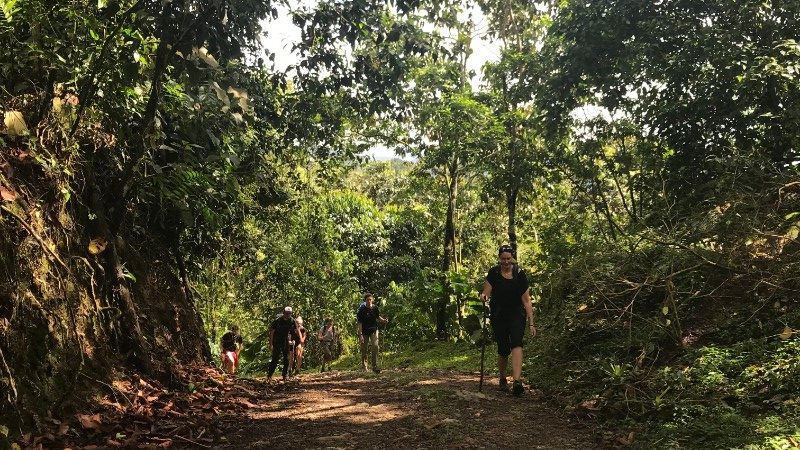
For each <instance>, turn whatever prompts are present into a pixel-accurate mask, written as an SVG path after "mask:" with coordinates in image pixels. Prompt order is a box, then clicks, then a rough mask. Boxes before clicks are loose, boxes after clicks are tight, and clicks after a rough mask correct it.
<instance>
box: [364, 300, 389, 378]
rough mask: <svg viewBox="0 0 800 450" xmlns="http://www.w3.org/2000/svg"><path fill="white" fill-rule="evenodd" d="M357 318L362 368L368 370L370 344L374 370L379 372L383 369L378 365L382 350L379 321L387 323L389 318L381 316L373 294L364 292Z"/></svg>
mask: <svg viewBox="0 0 800 450" xmlns="http://www.w3.org/2000/svg"><path fill="white" fill-rule="evenodd" d="M356 318H357V319H358V341H359V344H361V370H367V346H369V348H370V351H371V355H370V356H371V358H370V362H371V363H372V371H373V372H375V373H379V372H380V371H381V369H380V368H379V367H378V352H379V351H380V349H379V345H378V322H380V323H386V322H388V320H386V319H384V318H383V317H381V315H380V312H379V311H378V305H376V304H375V297H374V296H373V295H372V294H370V293H367V294H364V303H362V304H361V306H359V307H358V312H357V313H356Z"/></svg>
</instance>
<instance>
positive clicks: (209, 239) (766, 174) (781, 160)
mask: <svg viewBox="0 0 800 450" xmlns="http://www.w3.org/2000/svg"><path fill="white" fill-rule="evenodd" d="M279 8H281V9H282V10H283V9H287V10H289V11H291V15H292V20H293V23H294V24H295V26H297V27H298V29H299V30H300V39H299V40H298V42H297V43H296V45H295V49H294V51H295V52H296V54H297V61H296V63H295V64H293V65H291V66H290V67H288V68H285V69H284V68H281V69H276V68H275V65H274V64H273V63H272V61H273V60H274V58H275V54H274V53H272V52H271V51H269V50H268V49H265V48H263V47H262V46H261V44H260V42H261V39H262V37H263V35H264V33H267V34H269V32H270V23H271V21H274V20H275V19H276V18H277V17H278V12H279V10H278V9H279ZM474 9H480V11H481V16H482V21H484V22H485V25H484V27H485V29H481V30H480V34H482V35H483V34H485V35H486V36H488V37H489V38H490V39H492V40H493V42H495V43H497V45H498V48H499V58H498V59H497V60H496V61H492V62H489V63H487V64H486V65H485V66H484V67H483V68H482V73H481V79H482V83H480V84H479V85H478V86H475V85H474V83H473V80H474V78H475V77H476V75H477V74H476V73H475V72H474V71H473V70H470V69H469V68H468V65H467V60H468V57H469V55H470V53H471V51H472V45H473V41H474V39H475V34H476V33H477V31H476V28H475V27H476V25H475V22H474V20H473V19H472V18H473V16H471V15H470V14H469V11H470V10H474ZM0 10H1V11H2V16H0V44H1V45H0V107H1V108H2V110H3V113H4V127H3V129H2V131H1V132H0V133H2V134H0V148H2V153H0V169H2V170H0V194H1V195H2V204H1V205H0V210H1V211H0V230H2V234H0V265H1V266H2V270H1V271H0V277H2V283H0V357H1V358H0V359H2V366H1V367H0V373H2V380H1V381H2V382H0V394H2V395H0V413H2V416H3V418H4V422H3V423H5V424H7V425H3V426H2V427H1V428H0V431H3V433H2V434H3V435H8V434H9V433H11V434H13V433H16V432H18V431H21V430H24V429H30V428H31V427H36V426H38V425H37V424H39V423H40V422H41V420H42V419H41V418H42V417H44V416H45V415H46V414H47V412H48V411H50V412H51V413H52V412H53V411H59V410H69V409H70V408H74V407H75V405H76V403H77V402H78V398H79V397H80V396H79V394H78V393H80V392H83V391H84V390H86V389H87V386H88V385H91V384H92V383H93V380H94V381H96V380H97V379H106V380H107V379H109V378H110V377H112V376H113V373H111V370H110V368H112V367H116V366H118V365H120V366H121V367H122V370H136V371H140V372H142V373H147V374H152V375H154V376H160V377H165V378H166V379H169V374H170V373H171V371H172V370H173V368H174V367H175V366H176V365H177V364H181V363H188V362H192V361H211V360H213V355H214V354H215V353H216V349H215V348H213V347H214V346H215V345H216V343H217V342H218V340H219V337H220V336H221V334H222V333H223V332H224V331H225V329H226V328H227V326H229V325H230V324H231V323H238V324H239V325H240V326H241V327H242V330H243V332H244V335H245V337H246V340H247V346H246V348H245V351H244V355H243V356H244V361H245V362H244V367H243V368H244V370H249V371H258V370H261V369H263V367H264V364H265V363H266V359H267V352H266V351H265V346H266V330H267V326H268V324H269V321H270V319H271V318H272V317H274V316H275V314H276V313H277V312H278V311H280V309H281V308H282V307H283V306H284V305H287V304H288V305H292V306H293V307H294V308H295V310H296V311H298V312H299V314H300V315H302V316H303V317H304V318H305V320H306V326H307V327H308V328H309V329H311V330H312V331H313V330H315V329H316V328H317V327H318V325H319V324H320V323H321V320H322V318H323V317H332V318H334V320H335V321H336V322H337V323H338V324H340V330H341V332H342V336H343V340H342V347H343V350H344V351H346V352H347V351H352V350H353V343H354V342H355V341H354V336H353V333H354V330H355V328H354V326H351V325H352V324H353V314H354V311H355V308H356V307H357V306H358V304H359V303H360V299H361V296H362V294H363V293H364V292H365V291H369V292H374V293H376V294H377V296H378V299H379V304H380V305H381V308H382V312H383V314H384V315H385V316H387V317H390V318H391V320H390V323H389V325H388V326H387V327H386V329H385V330H384V331H385V332H384V338H383V339H384V347H385V348H386V349H388V350H396V351H402V350H403V349H406V348H409V346H413V345H418V344H419V343H426V342H435V341H442V340H450V341H459V342H461V341H465V342H469V341H470V340H474V337H475V336H474V333H475V330H476V329H477V328H478V327H479V325H478V323H479V320H478V318H479V316H480V309H479V308H478V307H477V306H476V305H475V302H474V300H475V299H476V292H477V290H478V288H479V286H480V285H481V283H482V279H483V275H484V274H485V271H486V270H487V268H488V267H490V266H491V265H492V264H495V262H496V249H497V246H498V245H499V244H500V243H504V242H510V243H511V244H512V245H513V246H514V247H515V248H517V252H518V258H519V261H520V263H521V265H522V266H523V267H524V268H526V269H527V270H528V271H529V276H530V278H531V280H532V286H533V294H534V300H535V301H536V308H537V311H538V314H537V316H538V324H539V335H538V336H537V338H536V339H529V341H528V343H527V346H526V358H527V360H526V365H525V368H526V369H525V370H526V372H525V376H526V379H527V380H528V381H529V382H530V383H531V384H533V385H534V386H536V387H538V388H540V389H542V390H544V391H545V392H547V393H548V395H549V397H550V398H552V399H553V401H554V402H556V403H557V404H559V405H561V406H562V407H564V408H565V409H566V410H568V411H570V412H574V413H576V414H581V415H588V416H591V417H593V418H595V419H597V420H599V421H601V422H603V423H606V424H609V426H613V427H617V428H626V427H627V428H630V429H635V430H637V436H638V442H640V443H642V444H641V445H644V446H647V445H655V444H658V445H659V446H663V447H670V446H672V447H691V448H721V447H725V448H727V447H745V446H748V445H751V446H754V447H774V448H792V446H794V447H797V445H798V441H800V428H798V423H799V422H798V413H797V411H798V408H797V406H798V401H799V399H798V392H800V362H799V361H798V358H800V357H799V356H798V355H799V354H800V353H799V351H800V341H798V339H797V336H796V331H795V330H796V329H797V328H800V324H798V319H800V317H799V312H798V311H800V309H799V308H798V300H797V298H798V297H797V292H798V290H799V289H800V267H799V266H798V262H800V261H798V257H797V256H798V251H800V245H798V241H797V238H798V235H800V181H799V180H798V170H797V162H798V158H799V157H800V156H798V145H799V144H800V133H799V132H800V77H799V74H800V44H798V42H797V41H796V39H797V31H798V30H800V26H799V24H798V18H800V2H795V1H788V2H787V1H782V2H778V1H764V2H752V1H743V0H734V1H730V0H725V1H723V0H716V1H705V2H687V1H680V0H668V1H662V2H655V3H654V2H645V1H637V0H631V1H620V0H604V1H597V2H586V1H567V0H563V1H554V2H547V1H543V2H528V1H521V0H508V1H494V0H476V1H475V2H462V1H448V0H397V1H393V2H379V1H370V0H322V1H319V2H316V3H313V4H308V5H305V6H303V5H299V6H298V5H296V4H293V3H292V2H286V1H272V2H271V1H263V0H262V1H252V0H187V1H182V2H177V1H154V0H135V1H134V0H118V1H115V0H98V1H96V2H95V1H91V2H87V1H77V2H67V1H60V2H43V1H36V0H31V1H21V0H1V1H0ZM376 146H380V147H383V148H387V149H392V150H394V151H395V152H396V153H397V154H398V155H405V156H407V157H409V159H410V160H406V161H402V160H399V159H398V160H394V161H388V162H379V161H369V158H367V157H365V156H364V153H365V151H367V150H369V149H374V148H376ZM317 357H318V355H317V354H315V353H314V352H313V351H312V352H310V354H309V363H312V364H313V363H314V362H315V358H317ZM15 430H16V431H15Z"/></svg>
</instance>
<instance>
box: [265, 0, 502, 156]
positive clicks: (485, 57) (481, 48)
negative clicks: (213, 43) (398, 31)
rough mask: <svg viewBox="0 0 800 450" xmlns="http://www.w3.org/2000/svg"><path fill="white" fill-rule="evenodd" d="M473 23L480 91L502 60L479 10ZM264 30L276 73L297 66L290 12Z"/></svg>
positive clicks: (473, 62)
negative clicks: (485, 71)
mask: <svg viewBox="0 0 800 450" xmlns="http://www.w3.org/2000/svg"><path fill="white" fill-rule="evenodd" d="M314 3H316V1H315V0H301V1H298V2H297V4H298V7H299V6H311V5H313V4H314ZM472 17H473V21H474V22H475V34H474V35H473V39H472V49H473V53H472V55H470V57H469V58H468V59H467V70H468V71H474V72H475V73H476V76H475V77H474V78H473V79H472V89H473V90H474V91H478V90H480V86H481V83H482V81H483V80H482V76H481V75H482V73H481V67H483V65H484V64H485V63H486V62H488V61H496V60H497V59H498V58H499V57H500V45H499V43H498V42H496V41H495V42H493V41H491V40H489V39H488V38H487V37H486V30H487V29H488V22H487V20H486V18H485V17H484V16H483V13H481V11H480V10H478V9H476V10H473V11H472ZM262 26H263V29H264V30H265V31H266V32H267V33H266V36H265V37H264V38H262V44H263V45H264V47H265V48H267V49H268V50H269V51H270V52H273V53H275V69H276V70H280V71H283V70H285V69H286V68H287V67H289V66H291V65H293V64H295V63H296V62H297V58H298V55H297V54H296V53H295V52H292V46H293V45H294V43H296V42H297V41H299V40H300V29H299V28H297V27H296V26H295V25H294V24H293V23H292V19H291V16H290V15H289V10H288V9H287V8H285V7H280V8H279V9H278V18H277V19H274V20H270V21H266V22H264V23H262ZM366 153H367V154H368V155H370V156H372V157H373V158H375V159H377V160H389V159H392V158H398V156H397V155H396V154H395V153H394V151H393V150H392V149H389V148H386V147H383V146H376V147H373V148H372V149H370V150H368V151H367V152H366Z"/></svg>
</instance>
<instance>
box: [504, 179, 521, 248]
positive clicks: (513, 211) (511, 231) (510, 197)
mask: <svg viewBox="0 0 800 450" xmlns="http://www.w3.org/2000/svg"><path fill="white" fill-rule="evenodd" d="M518 195H519V189H518V188H515V187H513V188H512V187H510V188H508V189H506V206H507V207H508V245H510V246H511V248H512V249H514V258H516V257H517V196H518Z"/></svg>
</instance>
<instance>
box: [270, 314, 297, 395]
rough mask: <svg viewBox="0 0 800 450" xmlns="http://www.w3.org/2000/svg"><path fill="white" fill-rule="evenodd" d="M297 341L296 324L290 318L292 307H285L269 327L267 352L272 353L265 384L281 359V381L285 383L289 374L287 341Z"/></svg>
mask: <svg viewBox="0 0 800 450" xmlns="http://www.w3.org/2000/svg"><path fill="white" fill-rule="evenodd" d="M298 339H299V331H298V329H297V322H296V321H295V320H294V318H293V317H292V307H291V306H287V307H286V308H284V310H283V315H282V316H281V317H279V318H277V319H275V320H273V321H272V324H270V326H269V350H270V352H272V359H271V360H270V362H269V369H268V372H267V382H270V381H271V380H272V375H273V374H274V373H275V368H276V367H277V366H278V359H279V358H281V359H283V381H284V382H285V381H286V377H287V374H288V372H289V341H290V340H294V341H295V342H297V340H298Z"/></svg>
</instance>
